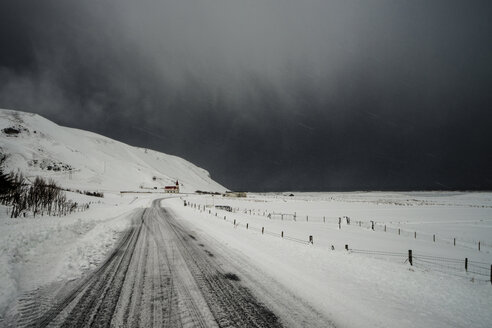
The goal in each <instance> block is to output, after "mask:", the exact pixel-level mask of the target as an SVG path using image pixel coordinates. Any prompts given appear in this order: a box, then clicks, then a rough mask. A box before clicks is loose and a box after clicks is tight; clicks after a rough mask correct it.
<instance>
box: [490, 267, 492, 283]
mask: <svg viewBox="0 0 492 328" xmlns="http://www.w3.org/2000/svg"><path fill="white" fill-rule="evenodd" d="M490 284H492V264H491V265H490Z"/></svg>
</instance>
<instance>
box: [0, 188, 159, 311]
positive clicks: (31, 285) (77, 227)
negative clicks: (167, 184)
mask: <svg viewBox="0 0 492 328" xmlns="http://www.w3.org/2000/svg"><path fill="white" fill-rule="evenodd" d="M69 198H71V199H73V200H75V201H79V202H88V201H93V202H95V203H94V204H92V205H91V208H90V209H89V210H88V211H85V212H75V213H72V214H71V215H68V216H66V217H52V216H51V217H47V216H44V217H37V218H35V219H34V218H17V219H11V218H9V217H8V216H7V208H6V207H4V206H2V207H0V319H1V318H2V317H4V316H5V314H6V311H7V310H8V309H9V308H13V307H15V304H14V303H15V302H14V301H15V300H16V299H17V298H18V297H19V295H20V294H22V293H23V292H26V291H31V290H34V289H36V288H38V287H40V286H43V285H46V284H48V283H51V282H55V281H64V280H70V279H76V278H79V277H80V276H81V275H82V273H84V272H85V271H87V270H89V269H93V268H95V267H96V266H97V265H98V263H100V262H101V261H102V260H103V259H104V257H105V256H106V254H107V253H108V252H109V251H110V250H111V249H112V248H113V247H114V244H115V242H116V241H117V239H118V236H119V234H120V233H121V232H122V231H124V230H125V229H126V228H127V227H128V226H129V224H130V219H131V217H132V213H133V212H134V211H135V209H136V208H138V207H146V206H149V204H150V201H151V200H150V198H148V197H147V198H145V197H144V198H142V197H139V198H136V196H125V197H120V196H117V195H113V194H110V193H107V194H106V195H105V198H96V197H87V196H83V195H79V194H72V193H70V195H69Z"/></svg>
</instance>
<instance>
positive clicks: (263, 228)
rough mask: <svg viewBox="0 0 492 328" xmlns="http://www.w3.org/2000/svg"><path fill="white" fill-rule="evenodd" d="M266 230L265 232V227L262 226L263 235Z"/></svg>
mask: <svg viewBox="0 0 492 328" xmlns="http://www.w3.org/2000/svg"><path fill="white" fill-rule="evenodd" d="M264 232H265V227H261V234H262V235H263V233H264Z"/></svg>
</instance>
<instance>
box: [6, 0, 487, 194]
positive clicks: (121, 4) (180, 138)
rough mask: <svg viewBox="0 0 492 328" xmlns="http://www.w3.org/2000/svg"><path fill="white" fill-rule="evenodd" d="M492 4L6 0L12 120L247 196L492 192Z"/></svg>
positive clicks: (435, 0) (473, 0)
mask: <svg viewBox="0 0 492 328" xmlns="http://www.w3.org/2000/svg"><path fill="white" fill-rule="evenodd" d="M491 31H492V1H490V0H484V1H479V0H469V1H467V0H462V1H454V0H432V1H429V0H412V1H409V0H359V1H356V0H353V1H351V0H340V1H331V0H303V1H299V0H139V1H134V0H97V1H96V0H84V1H80V0H77V1H72V0H57V1H54V0H43V1H39V0H30V1H29V0H2V1H1V2H0V107H1V108H11V109H19V110H24V111H29V112H35V113H39V114H41V115H43V116H45V117H47V118H48V119H51V120H53V121H55V122H57V123H59V124H62V125H67V126H71V127H77V128H82V129H86V130H90V131H94V132H97V133H101V134H103V135H106V136H109V137H111V138H115V139H118V140H121V141H124V142H126V143H129V144H132V145H136V146H142V147H148V148H152V149H155V150H159V151H163V152H166V153H170V154H174V155H178V156H181V157H184V158H185V159H187V160H190V161H192V162H193V163H195V164H197V165H199V166H201V167H204V168H205V169H207V170H209V172H210V173H211V175H212V177H213V178H214V179H215V180H217V181H218V182H220V183H222V184H224V185H225V186H227V187H229V188H231V189H236V190H269V191H273V190H382V189H392V190H419V189H492V169H491V168H492V32H491Z"/></svg>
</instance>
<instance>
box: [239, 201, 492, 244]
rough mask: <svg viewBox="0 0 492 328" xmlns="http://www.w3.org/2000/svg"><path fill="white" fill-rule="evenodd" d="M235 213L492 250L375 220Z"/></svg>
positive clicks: (457, 238) (482, 242) (475, 241)
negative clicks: (350, 227)
mask: <svg viewBox="0 0 492 328" xmlns="http://www.w3.org/2000/svg"><path fill="white" fill-rule="evenodd" d="M232 212H233V213H238V212H241V213H243V214H247V215H256V216H263V217H266V218H268V219H270V220H283V221H294V222H309V223H321V222H322V223H330V222H331V223H335V224H338V228H339V229H341V228H342V223H343V224H345V225H355V226H358V227H361V228H367V229H369V230H373V231H382V232H387V233H395V234H398V235H399V236H404V237H410V238H414V239H419V240H427V241H432V242H436V243H444V244H448V245H453V246H458V247H464V248H469V249H475V250H478V251H482V250H483V248H484V247H485V248H487V249H489V251H490V250H492V243H490V242H484V241H482V240H478V241H477V240H470V239H463V238H460V237H454V238H453V237H440V236H439V235H438V234H432V233H427V232H420V231H415V230H414V231H410V230H406V229H402V228H396V227H392V226H390V225H388V224H385V223H378V222H376V221H374V220H371V221H363V220H354V221H352V222H351V218H350V217H348V216H340V217H336V216H322V217H321V216H307V215H298V214H297V212H294V213H293V214H292V213H277V212H275V211H268V210H266V209H265V210H261V209H247V208H239V207H235V208H232Z"/></svg>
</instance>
